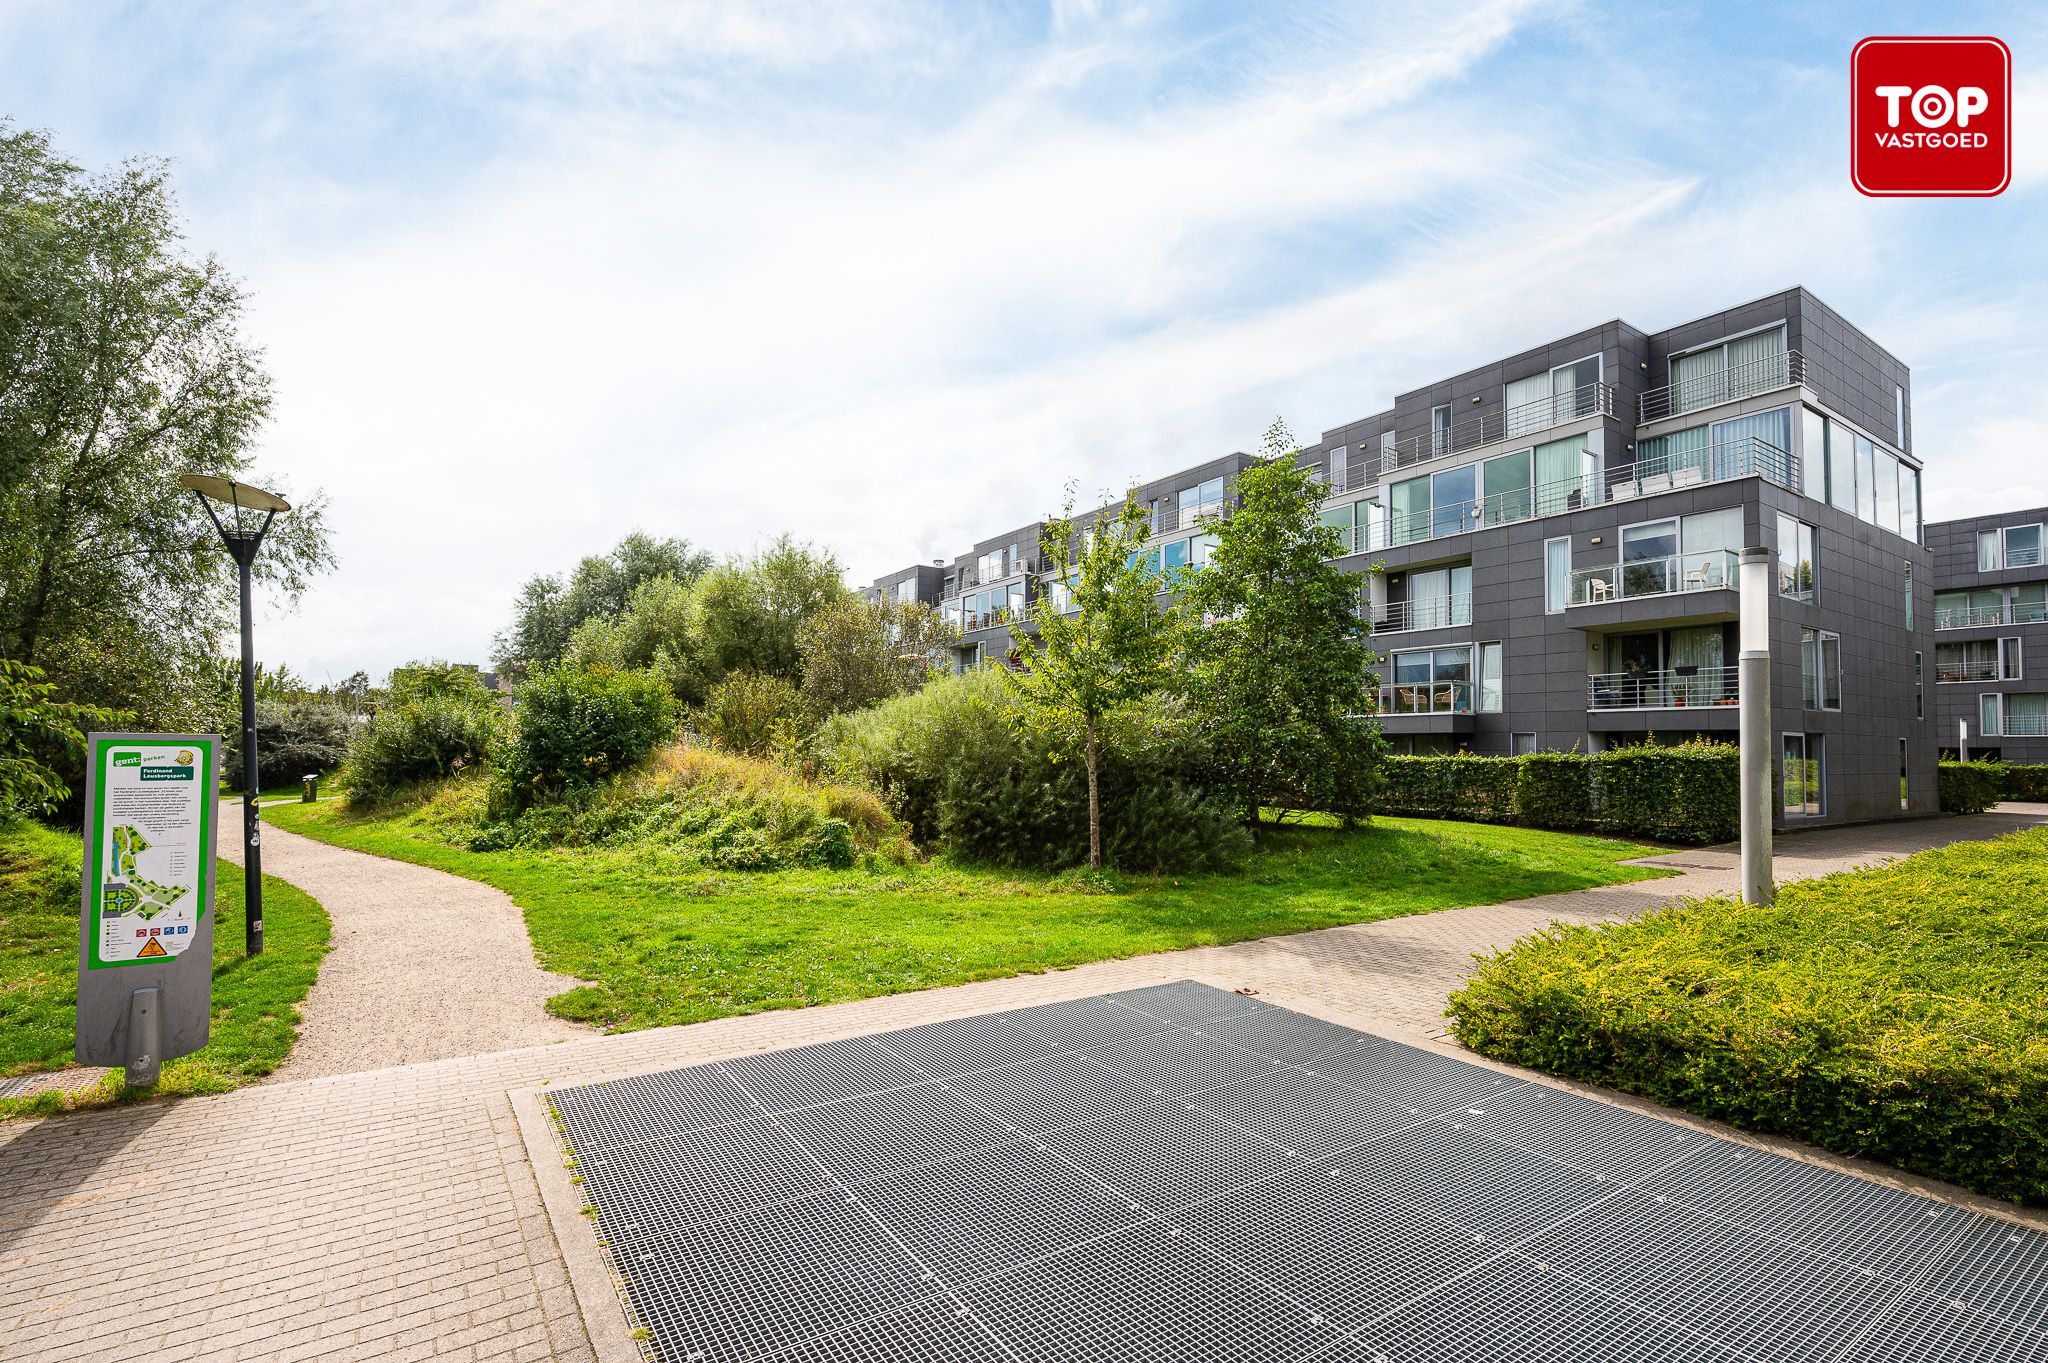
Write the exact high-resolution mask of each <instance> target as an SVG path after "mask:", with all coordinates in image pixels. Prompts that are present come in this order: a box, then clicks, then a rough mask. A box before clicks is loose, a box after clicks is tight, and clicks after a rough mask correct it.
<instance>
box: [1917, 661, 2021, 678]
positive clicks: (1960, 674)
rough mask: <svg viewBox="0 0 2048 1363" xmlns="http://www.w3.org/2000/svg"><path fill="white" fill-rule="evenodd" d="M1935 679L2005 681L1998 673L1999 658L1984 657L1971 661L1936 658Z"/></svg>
mask: <svg viewBox="0 0 2048 1363" xmlns="http://www.w3.org/2000/svg"><path fill="white" fill-rule="evenodd" d="M1934 680H1935V681H1936V682H1937V683H1940V682H1995V681H2004V680H2006V679H2005V678H2003V677H2001V676H1999V675H1998V659H1996V658H1983V659H1977V660H1974V661H1969V662H1946V663H1945V662H1943V661H1941V659H1939V658H1936V659H1935V660H1934Z"/></svg>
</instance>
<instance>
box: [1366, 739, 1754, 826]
mask: <svg viewBox="0 0 2048 1363" xmlns="http://www.w3.org/2000/svg"><path fill="white" fill-rule="evenodd" d="M1386 767H1387V773H1386V784H1385V788H1384V789H1383V790H1382V792H1381V794H1380V800H1379V806H1378V807H1379V811H1380V812H1381V813H1383V814H1409V815H1415V816H1417V817H1421V818H1431V819H1469V820H1473V821H1475V822H1480V823H1512V824H1526V825H1528V826H1530V827H1532V828H1558V829H1582V828H1583V829H1599V830H1601V831H1604V832H1609V833H1618V834H1624V835H1631V836H1637V837H1649V838H1658V839H1661V840H1663V841H1665V842H1694V843H1701V842H1725V841H1727V840H1728V839H1729V838H1732V837H1734V836H1735V835H1736V834H1737V833H1738V832H1739V831H1740V829H1741V806H1740V793H1741V779H1742V767H1741V758H1740V757H1739V755H1738V754H1737V752H1736V750H1735V748H1734V746H1733V745H1732V744H1726V743H1706V742H1700V741H1694V742H1689V743H1673V744H1656V743H1646V744H1642V745H1639V746H1635V747H1626V748H1610V749H1608V750H1607V751H1605V752H1598V753H1591V754H1587V753H1532V754H1530V755H1528V756H1526V757H1472V756H1468V755H1460V756H1456V757H1398V756H1397V757H1389V758H1388V759H1387V760H1386Z"/></svg>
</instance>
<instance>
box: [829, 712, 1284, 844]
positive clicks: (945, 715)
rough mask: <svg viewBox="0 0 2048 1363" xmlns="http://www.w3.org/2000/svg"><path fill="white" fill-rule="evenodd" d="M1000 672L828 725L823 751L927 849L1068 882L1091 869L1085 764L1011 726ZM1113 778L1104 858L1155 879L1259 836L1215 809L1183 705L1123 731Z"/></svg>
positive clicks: (1111, 757)
mask: <svg viewBox="0 0 2048 1363" xmlns="http://www.w3.org/2000/svg"><path fill="white" fill-rule="evenodd" d="M1014 703H1015V701H1014V700H1013V698H1012V697H1011V696H1010V694H1009V692H1008V690H1007V689H1006V688H1005V686H1004V685H1003V680H1002V678H1001V677H1000V676H998V675H996V674H995V673H994V672H990V671H983V672H978V673H967V674H964V675H961V676H957V677H940V678H938V679H936V680H934V681H932V682H931V683H930V684H929V685H927V686H925V687H924V688H923V689H921V690H919V691H916V692H914V693H912V694H909V695H904V696H897V697H895V698H893V699H891V700H887V701H884V702H883V703H882V704H880V705H877V706H874V707H872V708H870V709H867V710H863V711H860V712H858V713H856V714H852V715H841V716H838V717H836V718H834V719H832V720H829V721H827V722H826V724H825V725H824V726H823V727H822V728H821V729H820V730H819V732H818V734H817V735H816V736H815V738H814V739H813V747H814V749H815V751H816V752H817V754H818V757H819V760H820V761H821V762H822V763H823V764H824V766H825V767H826V769H828V770H830V771H832V772H834V773H835V774H837V775H838V776H839V777H840V778H841V779H844V780H849V781H855V782H858V783H860V784H863V785H866V786H868V787H870V788H872V789H874V790H876V791H879V792H881V794H882V796H883V798H884V799H885V800H887V801H888V804H889V808H890V809H891V810H892V811H894V813H895V814H896V816H897V817H898V818H900V819H901V820H902V821H903V822H904V823H905V824H906V825H907V826H908V827H909V829H910V831H911V834H912V836H913V837H915V838H916V839H917V840H918V841H919V842H920V843H923V844H925V845H927V846H938V847H943V848H944V849H945V850H946V851H948V852H949V853H952V854H954V855H956V856H960V857H965V858H968V859H971V860H975V861H982V862H989V863H993V864H996V865H1001V866H1014V867H1022V868H1028V869H1048V870H1058V869H1063V868H1065V867H1069V866H1076V865H1080V864H1082V863H1084V862H1086V861H1087V859H1088V796H1087V785H1086V777H1085V775H1084V773H1083V771H1082V769H1081V766H1080V764H1079V763H1078V762H1075V761H1054V760H1053V759H1052V757H1051V755H1050V754H1049V753H1048V752H1047V751H1046V750H1045V748H1044V747H1042V746H1041V745H1040V744H1038V743H1037V742H1035V741H1034V740H1030V739H1026V738H1023V737H1020V736H1019V735H1017V734H1016V733H1015V732H1014V731H1013V730H1012V729H1011V728H1010V726H1009V725H1007V724H1006V723H1004V719H1003V711H1004V707H1005V706H1008V705H1011V704H1014ZM1103 749H1104V750H1103V755H1102V760H1101V767H1100V792H1101V799H1102V825H1103V827H1102V836H1103V852H1104V858H1105V860H1106V861H1107V862H1109V863H1110V864H1111V865H1114V866H1116V867H1117V868H1119V869H1121V870H1126V871H1139V872H1145V873H1154V872H1162V873H1163V872H1173V871H1196V870H1208V869H1218V868H1222V867H1225V866H1229V865H1233V864H1235V863H1236V862H1237V861H1238V860H1240V859H1242V857H1243V856H1244V855H1245V853H1246V852H1247V851H1248V850H1249V848H1250V845H1251V836H1250V834H1249V833H1248V832H1247V831H1246V830H1245V829H1244V827H1243V824H1242V820H1241V818H1240V817H1239V816H1238V815H1237V814H1236V813H1234V812H1232V811H1228V810H1226V809H1225V808H1224V807H1223V805H1222V803H1221V802H1220V801H1219V800H1217V799H1216V798H1214V793H1213V791H1212V789H1211V787H1210V785H1209V781H1208V778H1209V777H1211V775H1212V772H1211V769H1210V764H1209V762H1208V760H1207V757H1206V755H1205V754H1204V752H1203V751H1202V748H1201V744H1200V742H1199V739H1198V737H1197V735H1196V734H1195V732H1194V730H1193V727H1192V725H1191V724H1190V723H1189V722H1188V720H1187V718H1186V716H1185V715H1184V714H1183V713H1182V712H1181V711H1180V710H1179V709H1178V708H1176V707H1175V706H1174V704H1173V703H1172V702H1171V701H1161V702H1159V703H1158V704H1157V705H1155V706H1154V707H1153V708H1151V709H1150V710H1148V711H1146V712H1145V713H1143V714H1140V715H1135V716H1126V717H1123V718H1121V719H1120V720H1119V721H1118V722H1116V723H1114V724H1112V725H1110V726H1109V728H1108V731H1107V733H1106V734H1105V739H1104V744H1103Z"/></svg>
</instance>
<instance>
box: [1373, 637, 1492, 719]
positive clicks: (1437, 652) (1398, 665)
mask: <svg viewBox="0 0 2048 1363" xmlns="http://www.w3.org/2000/svg"><path fill="white" fill-rule="evenodd" d="M1392 670H1393V676H1394V680H1393V681H1392V683H1390V684H1389V685H1388V686H1387V687H1386V688H1385V703H1384V709H1385V710H1386V712H1387V713H1389V714H1396V715H1444V714H1460V715H1462V714H1470V713H1471V711H1472V650H1471V648H1470V647H1469V646H1467V647H1460V648H1415V649H1408V650H1406V651H1403V652H1399V653H1396V654H1394V656H1393V669H1392Z"/></svg>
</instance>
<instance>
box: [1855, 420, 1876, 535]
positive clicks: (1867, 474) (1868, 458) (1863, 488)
mask: <svg viewBox="0 0 2048 1363" xmlns="http://www.w3.org/2000/svg"><path fill="white" fill-rule="evenodd" d="M1856 514H1857V515H1859V516H1861V517H1862V518H1863V519H1864V520H1866V521H1869V522H1870V523H1871V524H1872V525H1875V524H1876V523H1877V446H1876V445H1874V444H1872V443H1871V442H1870V441H1869V440H1868V439H1866V438H1865V437H1863V436H1860V435H1859V436H1857V437H1856Z"/></svg>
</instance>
